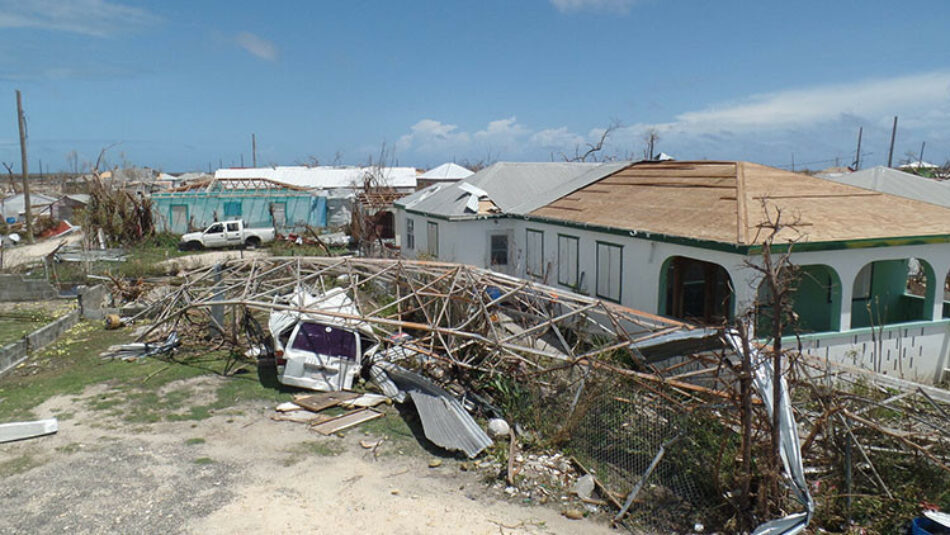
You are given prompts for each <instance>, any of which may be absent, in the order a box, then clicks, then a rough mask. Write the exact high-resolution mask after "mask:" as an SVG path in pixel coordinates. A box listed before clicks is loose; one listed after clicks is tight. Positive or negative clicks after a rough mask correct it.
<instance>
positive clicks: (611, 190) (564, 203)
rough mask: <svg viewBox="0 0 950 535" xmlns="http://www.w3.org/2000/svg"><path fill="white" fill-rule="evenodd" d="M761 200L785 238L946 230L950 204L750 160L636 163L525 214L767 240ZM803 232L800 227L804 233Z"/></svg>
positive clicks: (731, 240)
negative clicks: (780, 219)
mask: <svg viewBox="0 0 950 535" xmlns="http://www.w3.org/2000/svg"><path fill="white" fill-rule="evenodd" d="M763 201H766V202H767V203H768V206H769V209H770V212H771V213H772V215H773V216H774V213H775V210H776V209H780V210H781V211H782V212H783V214H784V217H786V221H790V220H792V219H794V218H800V224H799V225H798V226H797V232H796V229H791V228H787V229H786V230H784V231H783V232H782V233H781V234H780V235H779V236H778V237H777V241H778V242H782V241H786V240H788V239H794V238H799V239H800V240H801V241H807V242H837V241H851V240H865V239H878V238H901V237H919V236H950V209H947V208H943V207H939V206H935V205H933V204H927V203H924V202H921V201H918V200H913V199H907V198H903V197H898V196H895V195H889V194H886V193H881V192H877V191H869V190H867V189H862V188H858V187H855V186H851V185H848V184H839V183H837V182H834V181H831V180H826V179H822V178H817V177H812V176H808V175H803V174H799V173H793V172H790V171H784V170H782V169H776V168H774V167H768V166H765V165H759V164H754V163H749V162H733V161H724V162H716V161H697V162H640V163H636V164H633V165H630V166H628V167H626V168H624V169H621V170H619V171H618V172H615V173H612V174H611V175H610V176H607V177H604V178H602V179H600V180H596V181H592V182H591V183H589V184H588V185H586V186H583V187H581V188H579V189H577V190H576V191H574V192H573V193H569V194H567V195H564V196H562V197H560V198H558V199H557V200H555V201H553V202H550V203H548V204H546V205H544V206H541V207H538V208H537V209H534V210H532V211H531V213H530V214H529V216H533V217H537V218H545V219H552V220H560V221H568V222H574V223H579V224H589V225H597V226H602V227H605V228H612V229H617V230H622V231H631V232H643V233H647V234H650V233H655V234H660V235H667V236H676V237H683V238H688V239H695V240H704V241H714V242H722V243H726V244H734V245H754V244H756V243H760V242H761V240H762V239H763V238H764V236H763V233H764V232H767V231H765V230H762V226H763V224H765V223H766V215H765V213H764V211H763ZM799 233H800V234H799Z"/></svg>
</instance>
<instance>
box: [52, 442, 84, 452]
mask: <svg viewBox="0 0 950 535" xmlns="http://www.w3.org/2000/svg"><path fill="white" fill-rule="evenodd" d="M81 449H82V444H80V443H78V442H70V443H69V444H66V445H65V446H59V447H58V448H56V451H58V452H60V453H65V454H67V455H68V454H72V453H76V452H77V451H79V450H81Z"/></svg>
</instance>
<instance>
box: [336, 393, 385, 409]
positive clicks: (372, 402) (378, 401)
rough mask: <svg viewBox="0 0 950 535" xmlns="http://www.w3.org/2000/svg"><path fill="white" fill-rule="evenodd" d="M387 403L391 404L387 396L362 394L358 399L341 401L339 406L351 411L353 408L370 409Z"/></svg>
mask: <svg viewBox="0 0 950 535" xmlns="http://www.w3.org/2000/svg"><path fill="white" fill-rule="evenodd" d="M387 402H391V400H390V399H389V398H388V397H387V396H381V395H379V394H363V395H362V396H360V397H358V398H353V399H346V400H343V401H341V402H340V406H341V407H345V408H347V409H352V408H354V407H361V408H371V407H376V406H378V405H382V404H383V403H387Z"/></svg>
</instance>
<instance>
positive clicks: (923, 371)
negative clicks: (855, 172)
mask: <svg viewBox="0 0 950 535" xmlns="http://www.w3.org/2000/svg"><path fill="white" fill-rule="evenodd" d="M405 217H411V218H413V219H414V220H415V221H416V223H415V225H416V226H415V235H416V238H415V240H416V248H415V251H409V250H406V249H405V248H404V249H403V255H404V256H406V257H407V258H415V257H416V256H417V253H418V252H420V251H421V252H424V251H426V250H427V249H426V247H427V244H426V222H427V221H435V222H437V223H438V224H439V241H440V244H439V260H444V261H447V262H460V263H465V264H471V265H474V266H478V267H483V268H487V267H491V266H490V265H489V246H490V238H489V236H490V235H491V234H492V233H508V234H509V266H508V268H507V269H503V270H502V269H499V271H505V272H507V273H509V274H511V275H516V276H519V277H524V278H529V279H534V280H541V279H542V278H541V277H534V276H528V275H527V274H526V269H525V250H524V249H525V242H526V236H527V234H526V231H527V229H532V230H539V231H542V232H543V233H544V236H543V244H544V251H543V259H544V269H545V273H546V274H547V276H546V279H545V280H543V281H542V282H545V283H546V284H549V285H551V286H560V287H563V288H565V289H570V288H568V287H566V286H564V285H560V284H558V274H557V262H558V259H557V240H558V234H563V235H567V236H574V237H577V238H578V240H579V241H578V257H579V267H578V274H579V277H580V276H581V274H583V279H582V284H581V288H580V290H581V293H584V294H586V295H590V296H595V295H596V292H595V288H596V283H597V281H596V274H597V260H596V243H597V242H598V241H601V242H606V243H612V244H616V245H620V246H622V247H623V251H622V262H623V264H622V278H621V299H620V303H621V304H623V305H625V306H628V307H631V308H634V309H637V310H641V311H644V312H649V313H653V314H656V313H658V312H659V309H660V308H659V307H660V291H661V290H660V280H661V269H662V267H663V265H664V263H665V262H666V260H667V259H669V258H670V257H672V256H685V257H689V258H695V259H698V260H703V261H706V262H713V263H716V264H718V265H720V266H722V267H723V268H725V269H726V271H727V272H728V273H729V276H730V278H731V279H732V284H733V288H734V289H735V311H736V312H741V311H742V310H744V309H746V308H748V307H749V306H751V305H752V303H753V302H754V300H755V296H756V288H757V285H758V281H759V274H758V272H756V271H755V270H754V269H751V268H749V267H747V266H746V265H745V262H746V260H747V259H749V260H752V261H755V260H756V259H759V258H761V257H759V256H746V255H742V254H738V253H730V252H726V251H717V250H711V249H704V248H699V247H691V246H687V245H679V244H672V243H665V242H658V241H652V240H649V239H646V238H645V237H637V236H635V235H634V234H633V233H631V235H629V236H624V235H619V234H614V233H608V232H603V231H598V230H587V229H582V228H576V227H572V226H564V225H557V224H553V223H541V222H534V221H525V220H521V219H514V218H510V219H509V218H490V219H477V220H465V221H445V220H440V219H433V218H427V217H425V216H419V215H414V214H405V213H403V211H402V210H397V214H396V221H397V223H396V224H397V234H398V235H399V236H400V244H403V243H404V237H403V236H402V235H403V234H404V232H405ZM911 257H913V258H918V259H922V260H925V261H926V262H927V263H928V264H929V265H930V266H931V267H932V268H933V271H934V273H935V277H936V279H937V281H934V282H930V281H929V280H928V285H936V292H937V294H936V295H937V298H936V299H935V300H934V301H935V303H934V307H933V310H932V321H921V322H914V323H905V324H897V325H891V326H885V327H884V328H883V330H880V328H879V329H877V330H875V332H874V333H873V334H872V329H869V328H863V329H853V330H852V329H851V299H852V294H853V286H854V280H855V278H856V276H857V274H858V272H859V271H860V270H861V268H863V267H864V266H865V265H867V264H869V263H871V262H874V261H878V260H897V259H906V258H911ZM792 262H793V263H794V264H797V265H801V266H805V265H818V264H820V265H826V266H829V267H831V268H832V269H834V270H835V272H836V273H837V274H838V278H839V280H840V281H841V321H840V325H841V332H835V333H815V334H808V335H804V336H802V342H803V348H804V349H805V350H807V351H808V352H809V353H811V354H814V355H815V356H818V357H823V358H827V359H829V360H830V361H832V362H837V363H841V364H846V365H848V366H855V367H862V368H866V369H870V370H873V371H876V372H878V373H883V374H887V375H895V376H898V377H902V378H904V379H908V380H913V381H918V382H924V383H934V382H939V381H941V376H942V374H943V373H944V372H943V370H945V369H947V368H950V320H943V319H942V315H943V291H942V289H943V282H944V281H945V280H946V278H947V276H948V272H950V246H948V245H947V244H923V245H907V246H895V247H869V248H855V249H838V250H830V251H813V252H796V253H793V255H792ZM880 333H883V334H880ZM879 334H880V336H879ZM872 338H873V339H874V340H879V339H883V340H881V341H880V342H875V341H873V340H872ZM795 345H796V342H795V339H794V338H791V339H789V340H788V341H787V343H786V347H795ZM948 373H950V372H948Z"/></svg>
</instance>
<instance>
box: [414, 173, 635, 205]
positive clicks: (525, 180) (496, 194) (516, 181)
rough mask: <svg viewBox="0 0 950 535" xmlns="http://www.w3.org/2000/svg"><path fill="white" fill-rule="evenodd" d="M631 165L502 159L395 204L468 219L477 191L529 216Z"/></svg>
mask: <svg viewBox="0 0 950 535" xmlns="http://www.w3.org/2000/svg"><path fill="white" fill-rule="evenodd" d="M629 165H630V162H609V163H580V162H542V163H536V162H498V163H496V164H494V165H492V166H490V167H486V168H485V169H482V170H481V171H479V172H477V173H475V174H474V175H472V176H470V177H468V178H466V179H465V180H462V181H460V182H458V183H454V184H436V185H433V186H430V187H428V188H425V189H423V190H420V191H417V192H416V193H413V194H412V195H409V196H407V197H404V198H403V199H401V200H399V201H397V202H396V203H395V204H396V206H399V207H402V208H405V209H409V210H413V211H416V212H422V213H426V214H430V215H436V216H443V217H470V216H472V215H475V214H476V213H477V211H476V210H477V209H476V210H472V208H471V207H472V206H476V205H477V203H471V201H470V199H471V197H472V196H473V195H477V196H484V197H487V200H489V201H491V202H492V203H493V204H494V207H496V208H497V211H499V212H501V213H506V214H526V213H528V212H530V211H532V210H534V209H536V208H539V207H541V206H544V205H545V204H547V203H550V202H551V201H553V200H555V199H557V198H558V197H561V196H563V195H565V194H567V193H570V192H571V191H573V190H575V189H577V188H580V187H583V186H585V185H587V184H590V183H591V182H594V181H596V180H598V179H600V178H603V177H605V176H607V175H610V174H612V173H615V172H617V171H619V170H620V169H623V168H624V167H627V166H629ZM437 186H440V187H437ZM476 200H479V199H477V198H476Z"/></svg>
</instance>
